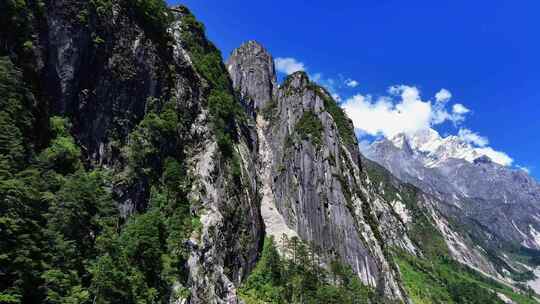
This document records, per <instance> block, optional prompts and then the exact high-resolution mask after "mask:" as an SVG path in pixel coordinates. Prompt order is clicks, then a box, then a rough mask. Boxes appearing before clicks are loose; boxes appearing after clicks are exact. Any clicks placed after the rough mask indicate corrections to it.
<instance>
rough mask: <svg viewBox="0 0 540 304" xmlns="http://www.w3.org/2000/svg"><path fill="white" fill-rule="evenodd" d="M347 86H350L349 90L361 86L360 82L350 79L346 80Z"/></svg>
mask: <svg viewBox="0 0 540 304" xmlns="http://www.w3.org/2000/svg"><path fill="white" fill-rule="evenodd" d="M345 85H346V86H348V87H349V88H356V87H357V86H358V85H359V83H358V81H356V80H354V79H350V78H349V79H347V80H345Z"/></svg>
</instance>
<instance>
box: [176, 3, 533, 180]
mask: <svg viewBox="0 0 540 304" xmlns="http://www.w3.org/2000/svg"><path fill="white" fill-rule="evenodd" d="M169 3H170V4H178V3H182V4H185V5H187V6H188V7H189V8H190V9H191V10H192V12H193V13H194V14H195V15H196V16H197V18H198V19H199V20H201V21H202V22H203V23H204V24H205V25H206V28H207V34H208V36H209V38H210V39H211V40H212V41H213V42H214V43H215V44H216V45H217V46H218V47H219V48H220V49H221V50H222V52H223V56H224V57H225V58H226V57H228V55H229V53H230V52H231V51H232V50H233V49H234V48H236V47H237V46H239V45H240V44H241V43H242V42H244V41H246V40H250V39H254V40H257V41H259V42H261V43H262V44H263V45H264V46H265V47H266V48H267V49H268V50H269V51H270V52H271V53H272V54H273V56H274V57H276V58H290V59H294V60H296V62H298V63H302V64H303V65H304V68H305V69H307V71H308V73H309V74H310V75H312V76H315V75H317V74H319V75H317V76H318V77H320V81H321V82H323V83H326V84H330V85H332V86H333V87H334V91H335V92H336V93H337V94H339V96H340V97H341V99H342V100H343V101H344V102H345V101H347V100H352V99H351V98H352V97H354V96H356V97H357V98H358V96H361V97H362V98H368V95H369V96H371V99H364V100H363V102H364V103H365V104H367V105H368V106H370V107H371V109H372V110H373V109H375V108H376V107H377V105H378V103H380V101H381V96H390V97H388V98H393V99H392V100H391V102H393V103H402V102H403V100H404V98H403V96H402V95H403V92H404V88H414V89H416V90H417V92H419V94H421V95H420V96H419V98H418V99H419V100H420V101H424V102H426V103H427V102H428V100H429V101H430V102H431V104H432V106H433V107H435V104H436V98H435V94H436V93H438V92H440V90H441V89H442V88H444V89H446V90H448V91H449V92H451V95H452V99H451V100H450V101H448V102H447V105H446V112H447V114H449V115H450V116H451V115H452V114H453V112H452V107H453V105H454V104H456V103H459V104H462V105H463V106H464V107H465V108H467V109H469V110H470V111H469V112H468V113H466V114H464V115H463V119H462V120H460V121H458V122H457V123H456V121H455V120H452V119H446V120H445V121H444V122H442V123H438V124H436V125H434V128H435V129H437V130H438V131H439V132H440V133H441V134H443V135H445V134H457V133H458V132H459V129H466V130H469V131H471V132H472V133H473V134H477V135H480V136H481V138H483V139H486V138H487V139H488V140H489V144H486V145H485V146H486V147H491V148H492V149H494V150H498V151H503V152H505V153H506V154H507V155H509V156H510V157H511V158H512V159H513V163H512V165H514V166H515V165H519V166H524V167H527V168H529V169H531V173H532V174H533V175H535V176H537V177H539V176H540V154H539V153H538V151H540V134H538V133H539V132H540V18H539V17H538V12H540V2H539V1H537V0H529V1H526V0H525V1H497V0H495V1H461V0H455V1H391V0H373V1H372V0H367V1H290V0H289V1H280V0H275V1H271V2H261V1H237V0H227V1H222V0H221V1H218V0H206V1H204V0H196V1H195V0H186V1H169ZM281 76H282V75H281ZM348 79H350V80H355V81H357V83H358V85H357V86H355V87H349V86H347V85H346V84H345V82H346V80H348ZM332 81H333V83H332ZM395 85H403V87H402V90H401V91H399V90H397V91H394V92H393V93H394V95H396V96H392V94H390V92H389V87H391V86H395ZM440 96H441V95H440ZM385 98H387V97H385ZM388 98H387V99H388ZM385 100H386V99H385ZM394 110H395V109H394ZM432 110H433V109H432ZM413 117H414V115H413ZM353 119H354V118H353ZM381 134H382V133H381ZM480 143H485V142H480Z"/></svg>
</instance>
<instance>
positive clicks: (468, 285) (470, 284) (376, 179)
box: [364, 160, 537, 304]
mask: <svg viewBox="0 0 540 304" xmlns="http://www.w3.org/2000/svg"><path fill="white" fill-rule="evenodd" d="M364 166H365V168H366V170H367V174H368V176H369V178H370V179H371V181H372V184H373V185H375V186H376V187H377V188H378V190H377V191H378V192H379V193H381V194H382V195H383V196H384V197H385V199H386V200H387V201H392V200H394V199H395V198H396V195H397V193H399V194H400V196H401V198H402V200H403V202H404V203H405V205H406V206H407V209H408V210H409V211H410V214H409V215H410V217H411V220H412V223H411V224H410V228H409V232H408V235H409V236H410V237H411V240H412V241H413V242H414V244H415V246H417V247H418V248H420V249H421V250H422V252H423V256H422V257H416V256H413V255H411V254H410V253H407V252H404V251H403V250H401V249H397V248H394V250H393V251H394V253H393V255H394V257H395V260H396V262H397V264H398V265H399V269H400V273H401V277H402V280H403V283H404V285H405V288H406V289H407V293H408V295H409V296H410V297H411V298H412V300H413V301H414V303H420V304H423V303H456V304H458V303H470V304H476V303H478V304H481V303H484V304H489V303H492V304H502V303H504V302H503V301H502V300H501V299H500V298H499V297H498V296H497V293H500V294H503V295H505V296H506V297H508V298H509V299H512V300H513V301H515V302H516V303H523V304H529V303H537V302H536V301H535V300H534V299H533V296H534V293H533V292H532V291H531V290H530V289H528V288H524V290H521V291H517V290H514V289H512V288H510V287H509V286H507V285H503V284H502V283H500V282H497V281H495V280H493V279H490V278H488V277H486V276H484V275H483V274H481V273H479V272H478V271H476V270H473V269H471V268H469V267H467V266H465V265H462V264H460V263H458V262H456V261H455V260H454V259H453V258H452V257H451V255H450V252H449V249H448V247H447V245H446V242H445V241H444V238H443V236H442V235H441V233H440V232H439V231H438V230H437V229H436V228H435V226H434V223H433V222H432V219H431V218H430V217H429V216H428V215H427V210H425V208H423V207H422V206H420V205H419V203H418V197H417V194H418V191H419V190H418V189H417V188H416V187H414V186H412V185H409V184H401V182H399V181H398V180H397V179H395V178H394V177H392V176H391V174H390V173H389V172H388V171H386V170H385V169H384V168H382V167H381V166H379V165H378V164H375V163H373V162H371V161H369V160H365V161H364ZM397 184H399V185H400V186H399V188H398V186H396V185H397Z"/></svg>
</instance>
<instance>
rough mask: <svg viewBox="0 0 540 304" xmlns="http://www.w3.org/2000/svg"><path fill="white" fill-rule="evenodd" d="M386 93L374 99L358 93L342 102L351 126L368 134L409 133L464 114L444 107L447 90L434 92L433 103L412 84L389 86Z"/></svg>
mask: <svg viewBox="0 0 540 304" xmlns="http://www.w3.org/2000/svg"><path fill="white" fill-rule="evenodd" d="M441 92H444V93H441ZM388 93H389V94H390V96H381V97H378V98H376V99H374V98H373V97H372V96H370V95H361V94H358V95H355V96H353V97H351V98H349V99H347V100H346V101H345V102H344V103H343V105H342V106H343V108H344V110H345V111H346V112H347V114H348V115H349V117H350V118H351V119H352V120H353V122H354V125H355V127H356V128H358V129H360V130H362V131H364V132H365V133H367V134H369V135H372V136H378V135H383V136H386V137H392V136H394V135H396V134H398V133H406V134H413V133H416V132H417V131H419V130H425V129H428V128H430V127H432V126H434V125H437V124H441V123H443V122H445V121H452V122H454V123H459V122H461V121H463V120H464V116H463V115H464V114H456V113H450V112H448V110H447V109H446V103H447V102H448V101H449V98H451V93H450V92H449V91H447V90H444V91H442V90H441V91H440V92H439V93H437V94H438V95H439V97H438V98H437V97H435V98H436V100H438V101H437V102H436V103H432V102H431V101H429V100H426V101H425V100H422V98H421V96H420V91H419V90H418V88H416V87H413V86H406V85H397V86H392V87H390V88H389V89H388Z"/></svg>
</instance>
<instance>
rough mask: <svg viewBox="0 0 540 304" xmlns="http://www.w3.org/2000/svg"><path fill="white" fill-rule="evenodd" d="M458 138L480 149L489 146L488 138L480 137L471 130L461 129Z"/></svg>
mask: <svg viewBox="0 0 540 304" xmlns="http://www.w3.org/2000/svg"><path fill="white" fill-rule="evenodd" d="M458 137H459V138H461V139H462V140H463V141H465V142H467V143H469V144H473V145H475V146H478V147H485V146H487V145H488V144H489V140H488V139H487V137H484V136H480V135H479V134H478V133H475V132H473V131H471V130H469V129H459V132H458Z"/></svg>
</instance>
